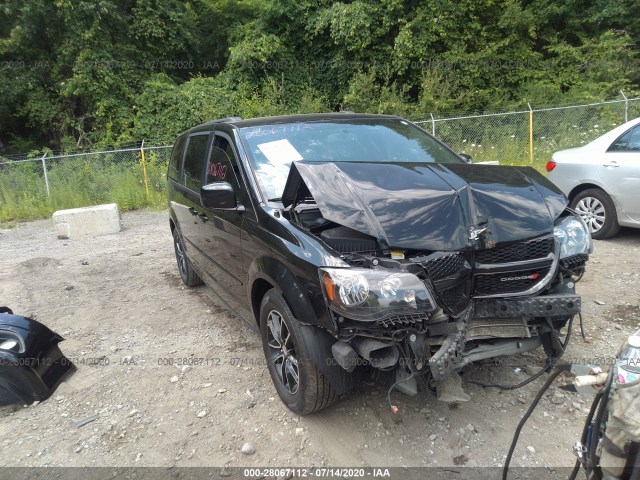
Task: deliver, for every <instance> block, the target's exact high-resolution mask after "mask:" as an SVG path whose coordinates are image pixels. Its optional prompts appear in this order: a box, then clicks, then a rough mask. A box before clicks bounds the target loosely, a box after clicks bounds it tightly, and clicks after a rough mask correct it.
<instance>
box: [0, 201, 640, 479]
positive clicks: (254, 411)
mask: <svg viewBox="0 0 640 480" xmlns="http://www.w3.org/2000/svg"><path fill="white" fill-rule="evenodd" d="M122 221H123V230H122V232H120V233H119V234H115V235H105V236H101V237H96V238H89V239H85V240H82V241H78V240H58V239H57V238H56V237H55V234H54V231H53V228H52V225H51V223H50V222H49V221H44V220H43V221H35V222H30V223H25V224H19V225H17V226H15V227H14V228H10V229H4V230H3V229H0V245H1V247H2V250H1V251H2V257H1V258H0V305H5V304H6V305H7V306H9V307H11V308H12V309H13V310H14V311H15V312H16V313H19V314H22V315H25V316H31V317H33V318H35V319H37V320H40V321H42V322H43V323H45V324H46V325H47V326H49V327H50V328H51V329H53V330H54V331H56V332H58V333H60V334H61V335H62V336H63V337H65V339H66V340H65V341H64V342H63V343H62V344H61V349H62V351H63V352H64V353H65V354H66V355H67V356H68V357H70V358H72V359H73V360H74V361H75V363H76V364H77V366H78V371H77V372H76V373H75V374H73V375H72V376H71V377H70V378H69V379H68V380H67V381H66V382H64V383H63V384H61V385H60V387H59V388H58V390H57V391H56V392H55V393H54V395H53V396H52V397H51V398H50V399H48V400H47V401H44V402H42V403H39V404H36V405H31V406H13V407H3V408H0V418H1V421H0V446H1V447H0V448H1V450H0V466H161V467H173V466H218V467H222V466H327V465H328V466H440V467H443V466H445V467H456V468H460V467H461V466H463V465H465V466H470V467H484V466H494V467H496V466H501V465H502V463H503V462H504V457H505V454H506V452H507V451H508V448H509V444H510V442H511V438H512V435H513V432H514V429H515V426H516V425H517V423H518V421H519V419H520V418H521V416H522V414H523V413H524V412H525V411H526V409H527V408H528V405H529V403H530V401H531V399H532V398H533V396H534V395H535V393H536V392H537V390H538V389H539V387H540V386H541V384H542V382H543V380H537V381H535V382H533V383H532V384H530V385H528V386H526V387H524V388H522V389H519V390H516V391H505V392H501V391H498V390H496V389H484V388H482V387H478V386H475V385H467V386H466V387H465V389H466V391H467V393H469V394H470V395H471V401H469V402H467V403H464V404H460V405H454V406H450V405H447V404H444V403H440V402H438V401H437V400H436V399H435V398H434V396H433V395H431V394H421V395H419V396H416V397H407V396H404V395H402V394H400V393H398V392H396V393H394V397H393V398H394V402H395V403H396V404H397V405H398V406H399V408H400V413H399V414H398V415H394V414H393V413H392V412H391V411H390V409H389V406H388V404H387V400H386V391H385V390H384V389H383V388H382V387H381V386H380V385H362V386H361V387H359V388H358V389H356V390H355V391H353V392H350V393H348V394H347V395H345V396H344V397H343V398H341V399H340V401H339V402H338V403H337V404H336V405H335V406H334V407H333V408H331V409H329V410H327V411H323V412H321V413H318V414H316V415H312V416H308V417H300V416H297V415H294V414H292V413H291V412H289V411H288V410H287V409H286V408H285V407H284V406H283V405H282V403H281V402H280V401H279V399H278V398H277V395H276V392H275V389H274V387H273V385H272V383H271V379H270V377H269V374H268V372H267V369H266V367H265V366H264V361H263V355H262V350H261V346H260V340H259V337H258V334H257V333H256V332H255V331H254V330H253V329H252V328H250V327H249V326H248V325H246V324H245V323H244V322H243V321H241V320H239V319H238V318H236V317H235V316H234V315H232V314H231V313H230V312H228V311H226V310H225V308H223V307H222V306H221V305H220V304H219V303H218V301H217V300H216V297H215V295H214V294H213V293H212V292H211V290H209V289H208V288H207V287H200V288H197V289H193V290H192V289H187V288H185V287H184V286H182V283H181V282H180V278H179V276H178V272H177V268H176V266H175V260H174V255H173V247H172V242H171V236H170V232H169V227H168V217H167V213H166V212H149V211H139V212H133V213H128V214H125V215H124V216H123V219H122ZM639 272H640V230H622V231H621V233H620V234H619V235H618V236H617V237H616V238H614V239H611V240H608V241H596V242H595V252H594V254H593V255H592V258H591V261H590V263H589V265H588V271H587V273H586V274H585V276H584V278H583V279H582V281H581V282H580V283H579V284H578V287H579V288H578V291H579V293H580V294H582V296H583V297H582V298H583V312H584V314H583V316H584V327H585V332H586V335H587V337H588V339H589V342H584V341H583V340H582V338H581V337H580V336H579V335H577V334H576V335H575V336H574V337H573V342H572V343H571V345H570V348H569V351H568V352H567V354H566V356H565V358H567V359H576V360H579V361H582V362H585V361H588V359H591V358H595V359H596V360H598V359H602V358H607V357H611V356H612V355H613V354H615V352H616V351H617V349H618V347H619V345H620V344H621V342H622V341H623V339H624V338H625V337H626V336H627V335H630V334H632V333H633V332H634V331H635V330H637V329H638V328H640V288H638V286H639V285H640V273H639ZM183 359H187V361H186V362H185V361H184V360H183ZM188 359H204V360H202V362H205V363H204V364H197V365H193V366H186V367H185V366H184V365H182V364H184V363H191V362H190V361H189V360H188ZM197 361H198V360H197ZM170 363H173V365H171V364H170ZM542 363H543V355H542V354H541V353H540V352H534V353H530V354H527V355H522V356H517V357H511V358H508V359H506V360H505V361H504V362H502V363H501V364H494V363H492V362H487V363H483V364H480V365H474V366H470V367H468V368H467V369H465V371H464V377H465V378H475V379H482V380H485V381H490V382H503V383H515V382H519V381H522V380H524V379H525V378H527V377H528V375H529V374H530V373H531V372H535V371H537V369H539V368H540V366H541V365H542ZM516 367H519V368H521V369H522V372H520V373H519V374H516V373H515V372H514V369H515V368H516ZM565 383H567V380H566V379H563V378H562V377H560V381H559V382H558V385H561V384H565ZM556 386H557V385H556ZM590 403H591V397H589V396H586V395H575V394H569V393H566V392H563V391H562V390H559V389H557V388H555V387H553V388H552V389H550V391H549V392H547V394H546V395H545V396H544V397H543V399H542V401H541V403H540V405H539V406H538V408H537V410H536V411H535V412H534V414H533V416H532V418H531V419H530V420H529V422H528V423H527V425H526V427H525V428H524V430H523V433H522V435H521V437H520V442H519V443H518V448H517V450H516V453H515V456H514V460H513V461H512V465H516V466H525V467H529V466H546V467H553V468H557V467H569V466H571V465H573V461H574V457H573V455H572V454H571V447H572V445H573V443H574V442H575V440H576V439H577V438H578V437H579V435H580V431H581V429H582V424H583V422H584V418H585V417H586V413H587V410H588V407H589V404H590ZM91 415H97V419H96V420H95V421H92V422H90V423H87V424H86V425H84V426H81V427H78V426H77V423H76V422H78V421H79V420H82V419H85V418H87V417H89V416H91ZM15 432H20V433H19V434H18V435H16V433H15ZM246 444H250V445H246Z"/></svg>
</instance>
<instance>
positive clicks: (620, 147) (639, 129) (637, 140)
mask: <svg viewBox="0 0 640 480" xmlns="http://www.w3.org/2000/svg"><path fill="white" fill-rule="evenodd" d="M638 150H640V125H638V126H636V127H633V128H632V129H631V130H627V131H626V132H625V133H623V134H622V135H621V136H620V137H618V139H617V140H616V141H615V142H613V143H612V144H611V146H610V147H609V150H608V151H609V152H628V151H633V152H637V151H638Z"/></svg>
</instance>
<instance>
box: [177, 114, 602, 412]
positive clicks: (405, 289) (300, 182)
mask: <svg viewBox="0 0 640 480" xmlns="http://www.w3.org/2000/svg"><path fill="white" fill-rule="evenodd" d="M168 198H169V199H168V201H169V212H170V226H171V231H172V233H173V238H174V246H175V254H176V259H177V263H178V269H179V272H180V276H181V277H182V280H183V282H184V283H185V284H186V285H188V286H196V285H199V284H201V283H202V282H204V283H206V284H207V285H209V286H210V287H212V289H213V290H214V292H215V293H217V294H218V295H219V296H220V297H221V299H222V300H223V301H224V302H225V303H226V304H227V305H228V306H229V307H230V308H232V309H233V310H235V311H236V312H237V313H238V314H240V315H241V316H244V317H246V318H248V319H249V320H250V321H251V322H253V323H254V325H256V326H257V327H258V328H259V330H260V334H261V337H262V344H263V348H264V354H265V356H266V360H267V365H268V369H269V372H270V374H271V377H272V379H273V382H274V384H275V387H276V389H277V391H278V394H279V396H280V398H281V399H282V401H283V402H284V403H285V404H286V405H287V407H289V408H290V409H291V410H292V411H294V412H297V413H300V414H306V413H312V412H315V411H318V410H320V409H322V408H325V407H327V406H329V405H331V404H332V403H333V402H334V401H335V399H336V396H337V395H339V394H342V393H344V392H346V391H347V390H349V389H350V388H352V387H353V386H354V385H355V383H356V382H357V381H358V380H359V379H362V378H363V377H364V376H368V378H370V377H371V375H373V376H374V377H375V376H377V377H378V378H380V379H382V380H383V381H385V382H388V384H390V385H393V384H395V386H396V387H397V388H398V389H401V390H402V391H404V392H407V393H410V394H412V393H415V392H417V391H418V386H423V387H427V388H431V389H433V390H435V391H436V392H437V393H438V395H439V398H441V399H443V400H447V398H446V397H447V395H451V392H452V391H453V392H455V388H453V389H451V388H447V385H448V382H451V379H457V382H458V385H459V377H458V374H457V372H458V371H459V370H460V369H461V368H462V367H464V366H465V365H467V364H469V363H471V362H475V361H478V360H482V359H487V358H491V357H496V356H500V355H513V354H517V353H521V352H525V351H529V350H532V349H535V348H538V347H540V346H542V347H543V348H544V349H545V352H546V353H547V355H549V356H550V357H554V356H558V355H559V354H561V350H562V342H561V341H560V339H559V335H558V333H559V331H560V330H561V329H562V328H563V327H565V325H566V324H567V322H568V321H569V319H571V318H572V317H573V316H574V315H576V314H578V313H579V312H580V297H579V296H578V295H576V293H575V283H576V281H577V280H578V279H579V277H580V276H581V274H582V272H583V270H584V267H585V263H586V261H587V260H588V255H589V254H590V253H591V250H592V244H591V237H590V235H589V231H588V229H587V227H586V226H585V224H584V222H583V221H582V219H581V218H580V217H579V216H578V215H576V214H575V213H574V212H572V211H571V210H569V209H567V199H566V198H565V196H564V195H563V194H562V192H560V190H558V189H557V188H556V187H555V186H554V185H553V184H552V183H551V182H549V181H548V180H547V179H546V178H545V177H544V176H542V175H541V174H540V173H538V172H537V171H535V170H534V169H533V168H530V167H504V166H495V165H480V164H470V163H469V160H468V159H467V158H464V157H463V156H461V155H458V154H456V153H455V152H453V151H452V150H450V149H449V148H448V147H447V146H446V145H444V144H443V143H441V142H440V141H438V140H437V139H436V138H434V137H433V136H431V135H430V134H428V133H427V132H425V131H424V130H422V129H421V128H419V127H418V126H416V125H414V124H412V123H411V122H409V121H407V120H404V119H402V118H399V117H393V116H383V115H362V114H353V113H333V114H315V115H296V116H282V117H269V118H258V119H249V120H242V119H240V118H235V117H233V118H225V119H222V120H216V121H212V122H208V123H205V124H203V125H199V126H197V127H194V128H192V129H191V130H189V131H187V132H185V133H183V134H182V135H180V137H178V139H177V140H176V143H175V146H174V148H173V152H172V156H171V161H170V165H169V170H168ZM453 383H455V382H453ZM447 392H449V393H447ZM461 397H464V393H463V392H461V391H460V392H459V393H457V394H456V393H454V394H453V399H454V400H464V398H461ZM449 400H451V399H449Z"/></svg>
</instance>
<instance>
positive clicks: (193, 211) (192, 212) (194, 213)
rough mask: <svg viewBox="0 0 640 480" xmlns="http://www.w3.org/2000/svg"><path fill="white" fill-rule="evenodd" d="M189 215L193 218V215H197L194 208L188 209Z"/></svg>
mask: <svg viewBox="0 0 640 480" xmlns="http://www.w3.org/2000/svg"><path fill="white" fill-rule="evenodd" d="M189 213H191V215H194V216H195V215H198V210H196V209H195V208H193V207H190V208H189Z"/></svg>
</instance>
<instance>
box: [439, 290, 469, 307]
mask: <svg viewBox="0 0 640 480" xmlns="http://www.w3.org/2000/svg"><path fill="white" fill-rule="evenodd" d="M465 290H466V289H465V285H464V284H458V285H454V286H453V287H451V288H448V289H446V290H443V291H438V297H440V301H441V302H442V303H443V304H444V306H445V307H448V308H449V309H450V310H451V311H453V312H456V313H457V312H459V311H460V310H462V309H463V308H464V305H462V307H461V306H460V305H459V304H461V303H463V302H464V303H466V302H467V300H469V296H468V295H467V294H466V292H465Z"/></svg>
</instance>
